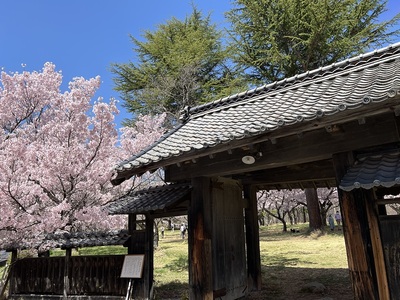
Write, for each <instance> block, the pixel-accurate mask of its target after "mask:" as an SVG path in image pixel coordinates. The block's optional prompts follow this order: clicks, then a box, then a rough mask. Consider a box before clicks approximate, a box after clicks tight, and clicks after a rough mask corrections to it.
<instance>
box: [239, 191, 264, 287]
mask: <svg viewBox="0 0 400 300" xmlns="http://www.w3.org/2000/svg"><path fill="white" fill-rule="evenodd" d="M243 191H244V198H245V199H246V200H247V206H246V208H245V226H246V244H247V278H248V285H249V290H250V291H252V290H261V284H262V277H261V258H260V233H259V227H258V210H257V190H256V188H255V187H252V186H249V185H246V186H244V189H243Z"/></svg>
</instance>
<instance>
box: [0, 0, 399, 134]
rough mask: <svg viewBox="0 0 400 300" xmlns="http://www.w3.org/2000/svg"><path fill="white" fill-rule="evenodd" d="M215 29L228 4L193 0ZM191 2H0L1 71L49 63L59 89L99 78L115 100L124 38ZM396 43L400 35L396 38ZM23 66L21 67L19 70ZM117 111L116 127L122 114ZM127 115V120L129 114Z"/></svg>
mask: <svg viewBox="0 0 400 300" xmlns="http://www.w3.org/2000/svg"><path fill="white" fill-rule="evenodd" d="M193 2H194V3H195V5H196V6H197V8H198V9H199V10H201V11H202V12H203V13H204V14H208V13H210V14H211V19H212V21H213V22H214V23H216V24H217V25H218V26H220V27H221V28H222V27H225V26H226V25H227V24H226V21H225V19H224V13H225V12H226V11H228V10H229V9H230V8H231V7H232V4H231V0H193ZM399 2H400V0H389V1H388V4H389V5H388V9H389V11H388V12H387V13H386V14H385V16H384V18H385V19H388V18H391V17H393V16H394V15H395V14H396V13H398V12H400V3H399ZM191 3H192V1H190V0H113V1H111V0H0V7H1V11H2V13H1V17H0V28H1V29H0V68H3V70H5V71H6V72H15V71H18V72H21V71H23V70H28V71H32V70H38V71H39V70H41V69H42V67H43V65H44V63H45V62H48V61H49V62H52V63H54V64H55V65H56V69H57V70H61V71H62V74H63V86H65V87H66V86H67V83H68V82H69V81H70V80H71V79H72V78H73V77H76V76H83V77H85V78H91V77H95V76H97V75H100V77H101V79H102V85H101V88H100V89H99V91H98V93H97V95H96V97H97V96H102V97H103V98H104V100H105V101H107V100H108V99H109V98H111V97H114V98H116V99H120V97H119V94H118V93H117V92H115V91H114V90H113V81H112V74H111V72H110V64H111V63H125V62H128V61H134V59H135V56H134V52H133V51H132V47H133V44H132V43H131V41H130V38H129V35H130V34H131V35H132V36H134V37H135V38H139V39H140V35H141V34H142V33H143V31H144V30H155V29H156V28H157V25H159V24H163V23H165V22H166V21H168V20H170V19H171V18H172V17H176V18H178V19H180V20H183V19H184V18H185V17H186V16H187V15H189V14H190V13H191V12H192V4H191ZM398 41H400V37H399V40H398ZM21 64H25V65H26V66H25V68H22V67H21ZM121 104H122V100H120V103H119V109H120V111H121V114H120V116H118V117H117V125H118V126H119V125H120V122H121V121H122V119H123V118H124V117H126V114H125V112H124V110H123V108H122V106H121ZM128 117H129V116H128Z"/></svg>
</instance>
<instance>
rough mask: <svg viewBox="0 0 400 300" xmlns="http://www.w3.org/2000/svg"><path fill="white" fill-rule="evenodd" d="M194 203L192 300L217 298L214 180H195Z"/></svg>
mask: <svg viewBox="0 0 400 300" xmlns="http://www.w3.org/2000/svg"><path fill="white" fill-rule="evenodd" d="M192 187H193V190H192V200H191V203H190V206H189V210H188V219H189V228H188V239H189V285H190V295H189V296H190V299H193V300H197V299H204V300H211V299H214V296H213V269H212V266H213V259H212V248H213V245H212V226H213V224H212V218H211V213H210V212H211V181H210V179H209V178H195V179H193V180H192Z"/></svg>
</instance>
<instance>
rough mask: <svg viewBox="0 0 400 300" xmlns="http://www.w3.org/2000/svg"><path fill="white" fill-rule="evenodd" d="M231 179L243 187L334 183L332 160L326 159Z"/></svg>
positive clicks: (239, 175) (241, 175)
mask: <svg viewBox="0 0 400 300" xmlns="http://www.w3.org/2000/svg"><path fill="white" fill-rule="evenodd" d="M233 178H235V179H238V180H240V181H241V182H242V184H244V185H247V184H250V185H252V184H255V185H257V186H268V185H274V184H278V183H282V182H288V183H296V182H304V181H321V182H324V181H328V182H334V181H335V170H334V168H333V163H332V159H327V160H322V161H315V162H311V163H306V164H297V165H290V166H284V167H280V168H273V169H265V170H259V171H254V172H249V173H245V174H238V175H236V176H233ZM335 186H336V184H335Z"/></svg>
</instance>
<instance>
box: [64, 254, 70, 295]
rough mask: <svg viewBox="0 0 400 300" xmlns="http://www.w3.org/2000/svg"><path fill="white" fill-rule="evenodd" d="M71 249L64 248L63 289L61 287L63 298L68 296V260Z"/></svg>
mask: <svg viewBox="0 0 400 300" xmlns="http://www.w3.org/2000/svg"><path fill="white" fill-rule="evenodd" d="M71 255H72V249H71V248H68V249H65V264H64V289H63V298H64V299H67V298H68V293H69V277H70V274H69V261H70V259H71Z"/></svg>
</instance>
